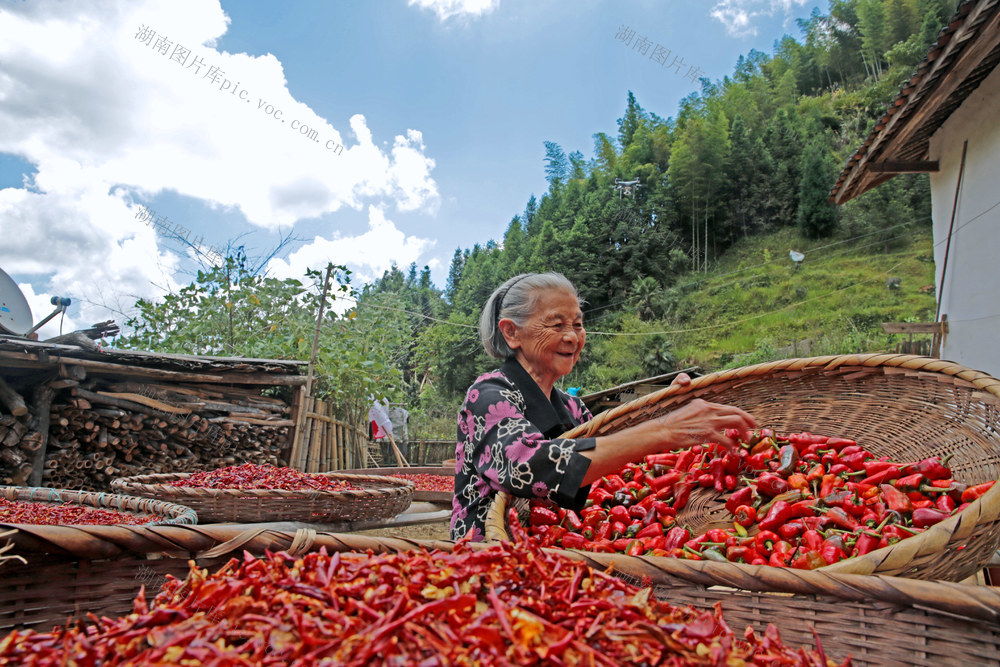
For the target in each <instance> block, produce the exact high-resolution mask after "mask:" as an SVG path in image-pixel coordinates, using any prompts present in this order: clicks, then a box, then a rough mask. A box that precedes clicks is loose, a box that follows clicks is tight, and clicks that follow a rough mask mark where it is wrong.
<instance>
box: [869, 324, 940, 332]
mask: <svg viewBox="0 0 1000 667" xmlns="http://www.w3.org/2000/svg"><path fill="white" fill-rule="evenodd" d="M882 331H884V332H885V333H887V334H939V333H941V332H942V331H943V332H944V333H948V325H947V323H945V322H883V323H882Z"/></svg>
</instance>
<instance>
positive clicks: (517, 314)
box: [451, 273, 756, 541]
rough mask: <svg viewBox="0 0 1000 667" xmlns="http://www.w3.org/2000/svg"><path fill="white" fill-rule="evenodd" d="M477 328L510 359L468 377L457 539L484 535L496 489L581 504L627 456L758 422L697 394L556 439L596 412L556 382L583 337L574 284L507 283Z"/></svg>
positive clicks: (721, 436) (532, 276)
mask: <svg viewBox="0 0 1000 667" xmlns="http://www.w3.org/2000/svg"><path fill="white" fill-rule="evenodd" d="M479 334H480V338H481V339H482V342H483V346H484V347H485V348H486V351H487V352H488V353H489V354H490V356H492V357H494V358H496V359H503V360H504V362H503V364H502V365H501V366H500V368H499V369H497V370H495V371H493V372H490V373H486V374H485V375H482V376H480V377H479V378H478V379H477V380H476V381H475V382H474V383H473V384H472V386H471V387H470V388H469V390H468V392H467V393H466V396H465V403H464V404H463V405H462V409H461V411H460V412H459V415H458V443H457V444H456V446H455V470H456V475H455V497H454V501H453V503H452V509H453V511H452V519H451V537H452V539H459V538H462V537H465V536H470V537H471V539H472V540H474V541H478V540H482V539H483V537H484V528H485V521H486V512H487V510H488V509H489V505H490V502H491V501H492V500H493V497H494V496H495V495H496V493H497V492H498V491H508V492H510V493H511V494H513V495H515V496H521V497H527V498H548V499H549V500H552V501H554V502H555V503H556V504H558V505H560V506H563V507H569V508H573V509H580V508H582V507H583V504H584V502H585V501H586V499H587V494H588V492H589V490H590V484H592V483H593V482H595V481H597V480H598V479H600V478H601V477H602V476H604V475H608V474H611V473H614V472H617V471H618V470H620V469H621V468H622V467H623V466H624V465H625V464H626V463H628V462H630V461H638V460H640V459H642V458H643V457H644V456H645V455H647V454H653V453H656V452H662V451H667V450H672V449H685V448H687V447H693V446H694V445H698V444H701V443H703V442H706V441H709V440H714V441H716V442H718V443H720V444H721V445H723V446H725V447H727V448H732V447H736V446H737V443H736V441H735V440H734V439H732V438H729V437H727V436H726V435H725V433H724V432H725V430H726V429H730V428H732V429H736V430H737V431H738V432H739V433H741V434H742V433H745V432H746V431H747V430H749V429H752V428H754V427H755V426H756V424H755V423H754V420H753V417H751V416H750V415H749V414H747V413H746V412H744V411H743V410H740V409H739V408H736V407H733V406H728V405H719V404H716V403H709V402H707V401H703V400H701V399H696V400H693V401H690V402H689V403H687V404H686V405H684V407H682V408H680V409H678V410H675V411H674V412H671V413H669V414H667V415H664V416H662V417H658V418H656V419H653V420H649V421H647V422H644V423H642V424H637V425H635V426H632V427H630V428H627V429H624V430H622V431H619V432H617V433H614V434H611V435H604V436H600V437H597V438H577V439H567V438H560V437H558V436H559V434H561V433H564V432H565V431H567V430H569V429H570V428H572V427H574V426H576V425H578V424H581V423H583V422H585V421H588V420H589V419H590V418H591V414H590V412H589V411H588V410H587V408H586V406H585V405H584V404H583V402H582V401H581V400H580V399H579V398H576V397H573V396H570V395H568V394H566V393H565V392H563V391H560V390H559V389H556V387H555V383H556V380H558V379H559V378H561V377H563V376H565V375H568V374H569V372H570V371H571V370H573V366H574V365H575V364H576V362H577V360H578V359H579V358H580V352H581V351H582V350H583V345H584V342H585V341H586V338H587V334H586V331H584V328H583V312H582V311H581V309H580V299H579V297H578V296H577V293H576V288H575V287H574V286H573V284H572V283H571V282H569V280H567V279H566V278H565V276H563V275H561V274H558V273H543V274H537V273H527V274H521V275H519V276H515V277H514V278H511V279H510V280H508V281H506V282H505V283H504V284H503V285H501V286H500V287H499V288H498V289H497V290H496V291H495V292H493V294H492V295H491V296H490V298H489V299H488V300H487V301H486V305H485V307H484V308H483V313H482V316H481V317H480V319H479Z"/></svg>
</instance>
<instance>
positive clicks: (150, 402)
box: [97, 391, 191, 415]
mask: <svg viewBox="0 0 1000 667" xmlns="http://www.w3.org/2000/svg"><path fill="white" fill-rule="evenodd" d="M97 393H98V394H100V395H101V396H110V397H111V398H121V399H124V400H126V401H132V402H133V403H141V404H142V405H145V406H147V407H150V408H155V409H156V410H162V411H163V412H169V413H171V414H175V415H186V414H188V413H190V412H191V410H189V409H187V408H178V407H177V406H176V405H170V404H169V403H164V402H162V401H158V400H156V399H155V398H150V397H149V396H143V395H142V394H132V393H127V392H119V391H99V392H97Z"/></svg>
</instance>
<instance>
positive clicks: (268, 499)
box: [111, 472, 414, 523]
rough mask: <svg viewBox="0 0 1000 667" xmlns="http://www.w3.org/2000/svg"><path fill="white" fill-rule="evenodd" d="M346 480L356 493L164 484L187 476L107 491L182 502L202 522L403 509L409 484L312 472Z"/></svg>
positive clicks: (130, 480)
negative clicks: (203, 487) (354, 488)
mask: <svg viewBox="0 0 1000 667" xmlns="http://www.w3.org/2000/svg"><path fill="white" fill-rule="evenodd" d="M317 474H321V475H325V476H328V477H332V478H334V479H338V480H343V481H346V482H350V483H351V484H353V485H354V486H356V487H360V488H359V489H356V490H345V491H328V490H316V491H284V490H281V489H202V488H194V487H185V486H173V485H170V484H165V483H164V482H172V481H175V480H183V479H186V478H187V477H190V473H161V474H157V475H139V476H136V477H122V478H119V479H116V480H114V481H112V482H111V488H113V489H115V490H118V491H121V492H123V493H129V494H132V495H136V496H143V497H145V498H156V499H159V500H168V501H172V502H177V503H181V504H183V505H186V506H188V507H191V508H193V509H194V510H195V511H196V512H198V516H199V517H200V519H201V521H202V523H210V522H227V521H228V522H236V523H260V522H265V521H303V522H307V523H331V522H334V521H364V520H373V519H388V518H390V517H393V516H396V515H397V514H399V513H400V512H402V511H403V510H405V509H406V508H407V507H409V506H410V501H411V500H412V498H413V486H414V485H413V482H410V481H408V480H404V479H398V478H394V477H377V476H375V475H345V474H342V473H339V472H335V473H317Z"/></svg>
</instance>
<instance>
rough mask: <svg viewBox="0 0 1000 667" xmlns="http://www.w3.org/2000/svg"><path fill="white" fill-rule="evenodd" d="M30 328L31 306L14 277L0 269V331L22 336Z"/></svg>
mask: <svg viewBox="0 0 1000 667" xmlns="http://www.w3.org/2000/svg"><path fill="white" fill-rule="evenodd" d="M30 329H31V308H30V307H29V306H28V300H27V299H25V298H24V295H23V294H21V289H20V288H19V287H18V286H17V283H15V282H14V279H13V278H11V277H10V276H8V275H7V273H6V272H5V271H4V270H3V269H0V333H8V334H14V335H16V336H23V335H25V334H26V333H28V331H29V330H30Z"/></svg>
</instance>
